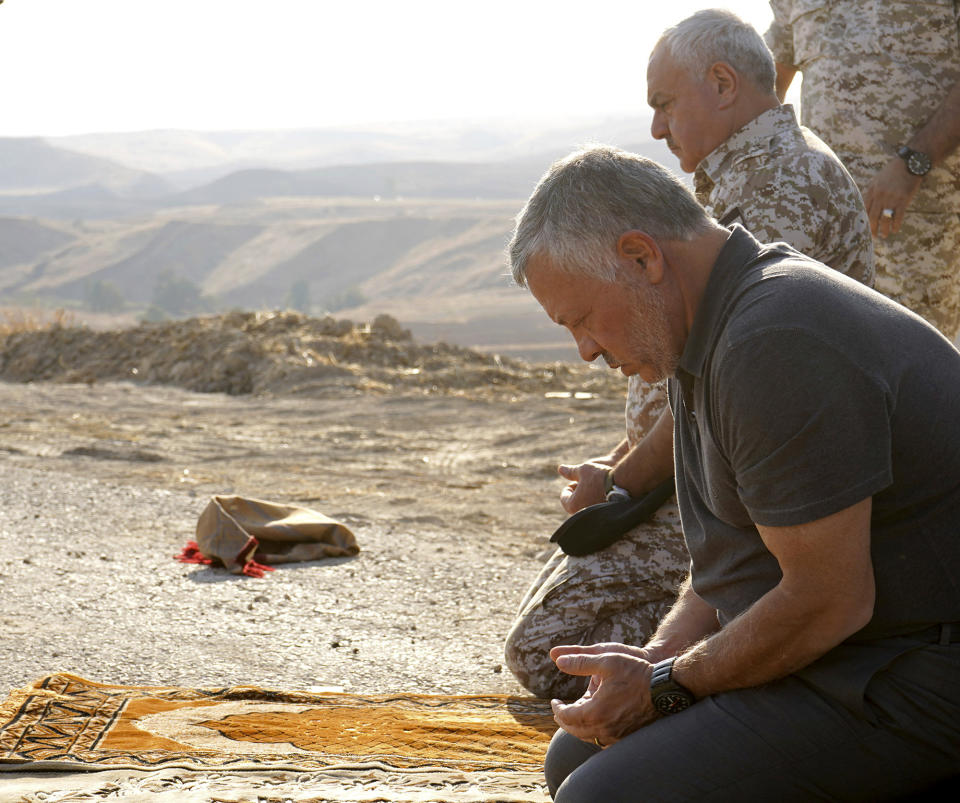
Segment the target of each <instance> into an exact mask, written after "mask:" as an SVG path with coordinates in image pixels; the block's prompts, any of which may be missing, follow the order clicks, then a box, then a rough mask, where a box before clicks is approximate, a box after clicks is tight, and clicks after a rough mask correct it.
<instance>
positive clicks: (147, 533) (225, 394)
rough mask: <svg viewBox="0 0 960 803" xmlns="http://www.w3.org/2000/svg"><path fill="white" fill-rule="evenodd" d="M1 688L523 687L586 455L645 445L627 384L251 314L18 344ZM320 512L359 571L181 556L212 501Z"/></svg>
mask: <svg viewBox="0 0 960 803" xmlns="http://www.w3.org/2000/svg"><path fill="white" fill-rule="evenodd" d="M0 380H2V381H0V455H2V458H3V459H2V461H0V549H2V552H3V555H4V561H3V563H2V564H0V600H2V602H0V695H5V694H6V693H7V692H8V691H9V690H10V689H12V688H14V687H17V686H21V685H23V684H25V683H27V682H29V681H31V680H33V679H35V678H37V677H40V676H42V675H44V674H46V673H48V672H51V671H56V670H63V671H70V672H74V673H76V674H79V675H82V676H85V677H88V678H91V679H93V680H99V681H104V682H110V683H145V684H178V685H205V686H219V685H224V684H231V683H256V684H261V685H264V686H270V687H275V688H285V689H290V688H310V687H311V686H339V687H342V688H343V689H345V690H349V691H362V692H391V691H418V692H445V693H480V692H510V693H512V692H519V691H520V688H519V686H517V684H516V683H515V682H514V681H513V679H512V678H511V677H510V674H509V672H508V671H506V670H505V669H504V668H503V667H502V664H501V645H502V640H503V637H504V634H505V631H506V628H507V627H508V625H509V622H510V619H511V617H512V615H513V612H514V608H515V606H516V605H517V603H518V602H519V598H520V596H521V594H522V592H523V590H524V588H525V586H526V585H527V583H529V582H530V581H531V579H532V578H533V576H534V575H535V573H536V572H537V570H538V568H539V565H540V561H541V559H542V556H543V554H544V551H545V549H546V546H547V537H548V536H549V534H550V533H551V532H552V531H553V529H555V528H556V527H557V526H558V525H559V523H560V522H561V521H562V519H563V514H562V511H561V509H560V507H559V504H558V502H557V493H558V491H559V488H560V482H559V480H558V478H557V475H556V472H555V466H556V464H557V463H558V462H559V461H561V460H568V459H573V458H580V457H586V456H589V455H591V454H598V453H600V452H603V451H606V450H607V449H608V448H609V447H610V446H611V445H612V444H613V443H614V442H615V441H616V440H617V439H618V438H619V437H620V435H621V433H622V399H623V389H624V383H623V380H622V379H620V378H619V377H618V376H616V375H615V374H613V372H610V371H606V370H601V369H597V368H595V367H593V366H573V365H566V364H543V365H532V364H527V363H521V362H517V361H510V360H506V359H500V358H498V357H496V356H494V355H488V354H479V353H476V352H472V351H469V350H466V349H462V348H457V347H452V346H447V345H444V344H436V345H419V344H417V343H415V342H414V341H413V340H412V339H411V338H410V337H409V335H408V333H406V332H405V331H404V330H403V329H402V328H401V327H400V326H399V325H398V324H397V323H396V321H393V320H392V319H389V318H386V317H381V318H379V319H377V320H374V321H373V322H372V323H371V324H370V325H354V324H352V323H350V322H344V321H335V320H332V319H324V320H317V319H310V318H304V317H302V316H299V315H295V314H292V313H281V314H274V315H264V314H247V313H233V314H229V315H225V316H220V317H214V318H205V319H197V320H192V321H185V322H178V323H164V324H150V325H142V326H139V327H137V328H134V329H129V330H123V331H112V332H94V331H90V330H86V329H83V328H72V327H62V326H53V327H51V328H49V329H46V330H44V331H24V332H17V333H12V334H7V335H6V336H5V337H3V338H0ZM216 493H238V494H244V495H249V496H257V497H260V498H264V499H270V500H274V501H281V502H293V503H298V504H304V505H307V506H309V507H312V508H314V509H316V510H319V511H321V512H323V513H326V514H327V515H330V516H333V517H335V518H338V519H340V520H342V521H343V522H345V523H347V524H348V525H349V526H350V527H351V528H352V529H353V530H354V532H355V534H356V536H357V539H358V541H359V543H360V547H361V552H360V554H359V555H358V556H357V557H356V558H350V559H337V560H329V561H317V562H312V563H305V564H292V565H287V566H281V567H279V568H278V569H277V571H275V572H272V573H269V574H268V575H267V576H266V577H265V578H264V579H254V578H248V577H238V576H235V575H232V574H230V573H228V572H227V571H225V570H223V569H216V568H209V567H203V566H196V565H187V564H181V563H178V562H176V561H175V560H174V559H173V555H174V554H175V553H177V552H179V550H180V548H181V547H182V546H183V545H184V543H185V542H186V541H187V540H188V539H190V538H192V537H193V532H194V527H195V524H196V519H197V517H198V516H199V514H200V512H201V511H202V509H203V508H204V506H205V505H206V503H207V501H208V499H209V497H210V496H211V495H212V494H216Z"/></svg>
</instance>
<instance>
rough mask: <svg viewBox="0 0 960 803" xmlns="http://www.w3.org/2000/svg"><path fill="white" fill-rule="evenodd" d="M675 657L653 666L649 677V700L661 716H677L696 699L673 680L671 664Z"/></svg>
mask: <svg viewBox="0 0 960 803" xmlns="http://www.w3.org/2000/svg"><path fill="white" fill-rule="evenodd" d="M676 660H677V659H676V656H674V657H673V658H666V659H665V660H663V661H659V662H657V663H655V664H654V665H653V674H652V675H651V676H650V699H651V700H652V701H653V706H654V708H656V709H657V711H659V712H660V713H661V714H679V713H680V712H681V711H685V710H686V709H688V708H689V707H690V706H691V705H693V704H694V703H695V702H696V701H697V698H696V697H694V696H693V693H692V692H691V691H690V690H689V689H687V688H684V687H683V686H681V685H680V684H679V683H677V681H675V680H674V679H673V662H674V661H676Z"/></svg>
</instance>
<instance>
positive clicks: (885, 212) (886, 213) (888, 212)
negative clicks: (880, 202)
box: [880, 208, 894, 217]
mask: <svg viewBox="0 0 960 803" xmlns="http://www.w3.org/2000/svg"><path fill="white" fill-rule="evenodd" d="M893 212H894V210H893V209H889V208H888V209H884V210H883V211H882V212H881V213H880V214H881V215H882V216H883V217H893Z"/></svg>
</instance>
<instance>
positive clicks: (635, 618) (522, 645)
mask: <svg viewBox="0 0 960 803" xmlns="http://www.w3.org/2000/svg"><path fill="white" fill-rule="evenodd" d="M689 564H690V558H689V556H688V554H687V549H686V546H685V545H684V543H683V535H682V531H681V527H680V514H679V512H678V511H677V506H676V503H675V502H670V503H667V504H666V505H664V506H663V507H662V508H660V510H659V511H657V514H656V516H655V517H654V518H653V520H652V521H650V522H647V523H645V524H641V525H640V526H639V527H635V528H634V529H632V530H630V531H629V532H628V533H627V534H626V535H625V536H624V537H623V538H621V539H620V540H619V541H617V542H616V543H615V544H612V545H611V546H609V547H607V548H606V549H603V550H601V551H600V552H595V553H594V554H592V555H585V556H583V557H579V558H575V557H572V556H570V555H566V554H564V552H563V551H561V550H560V549H557V550H556V552H554V553H553V555H552V556H551V557H550V559H549V560H548V561H547V563H546V565H545V566H544V567H543V569H542V570H541V572H540V574H539V575H538V576H537V579H536V580H534V582H533V584H532V585H531V586H530V588H529V589H528V590H527V593H526V594H525V595H524V597H523V601H522V602H521V603H520V611H519V613H518V615H517V618H516V619H515V620H514V622H513V625H512V626H511V628H510V632H509V634H508V635H507V641H506V647H505V650H504V653H505V661H506V664H507V666H508V667H509V668H510V671H511V672H513V674H514V675H515V676H516V678H517V680H518V681H519V682H520V683H521V685H523V686H524V687H525V688H527V689H528V690H529V691H531V692H532V693H533V694H535V695H537V696H538V697H546V698H550V697H557V698H559V699H563V700H572V699H575V698H577V697H579V696H580V695H581V694H583V691H584V690H585V689H586V685H587V682H588V680H589V679H588V678H580V677H573V676H571V675H565V674H563V673H562V672H560V671H559V670H558V669H557V668H556V666H555V665H554V663H553V661H551V660H550V655H549V652H550V648H551V647H553V646H555V645H559V644H598V643H601V642H605V641H613V642H618V643H622V644H637V645H642V644H644V643H645V642H646V641H647V639H648V638H649V637H650V635H651V634H652V633H653V632H654V631H655V630H656V627H657V624H658V623H659V621H660V619H661V618H662V617H663V615H664V614H665V613H666V612H667V611H668V610H669V609H670V606H671V605H672V604H673V602H674V600H675V599H676V596H677V589H678V587H679V585H680V583H681V582H682V581H683V579H684V578H685V577H686V576H687V573H688V570H689Z"/></svg>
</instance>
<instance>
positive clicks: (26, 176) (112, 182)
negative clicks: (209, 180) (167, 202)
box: [0, 137, 170, 198]
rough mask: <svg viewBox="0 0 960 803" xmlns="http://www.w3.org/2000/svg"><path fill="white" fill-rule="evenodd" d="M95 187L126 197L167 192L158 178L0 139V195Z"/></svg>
mask: <svg viewBox="0 0 960 803" xmlns="http://www.w3.org/2000/svg"><path fill="white" fill-rule="evenodd" d="M89 186H99V187H101V188H102V189H103V190H104V191H108V192H113V193H116V194H118V195H121V196H127V197H134V198H136V197H141V198H142V197H145V196H149V195H160V194H163V193H166V192H169V189H170V188H169V186H168V185H167V184H166V182H164V181H163V180H162V179H160V178H159V177H157V176H155V175H152V174H150V173H148V172H146V171H143V170H137V169H134V168H130V167H125V166H124V165H122V164H119V163H118V162H115V161H111V160H109V159H105V158H102V157H99V156H90V155H88V154H84V153H75V152H73V151H70V150H66V149H64V148H60V147H56V146H54V145H51V144H50V143H49V142H47V141H46V140H43V139H39V138H35V137H32V138H19V137H0V192H3V193H5V194H7V195H13V194H17V193H21V194H24V195H28V194H37V193H43V192H50V193H55V192H60V191H63V190H69V189H74V188H78V187H89Z"/></svg>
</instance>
